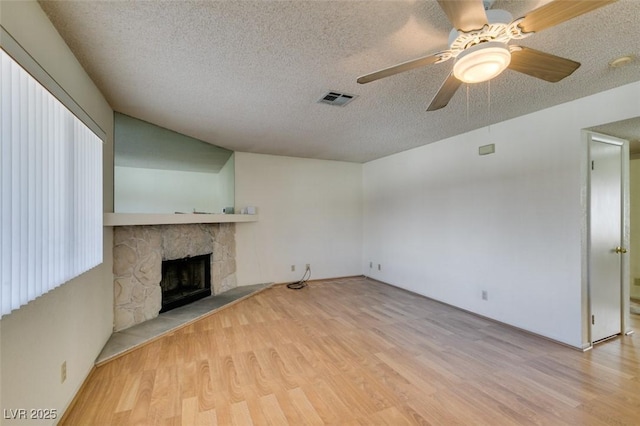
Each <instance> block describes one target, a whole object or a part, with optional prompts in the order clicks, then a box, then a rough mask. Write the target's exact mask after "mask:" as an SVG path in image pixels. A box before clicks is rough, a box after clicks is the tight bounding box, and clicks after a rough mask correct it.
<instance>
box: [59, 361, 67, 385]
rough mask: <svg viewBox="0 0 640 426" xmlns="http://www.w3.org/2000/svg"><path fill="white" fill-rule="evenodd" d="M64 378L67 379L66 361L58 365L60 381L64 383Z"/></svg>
mask: <svg viewBox="0 0 640 426" xmlns="http://www.w3.org/2000/svg"><path fill="white" fill-rule="evenodd" d="M65 380H67V361H65V362H63V363H62V365H61V366H60V383H64V381H65Z"/></svg>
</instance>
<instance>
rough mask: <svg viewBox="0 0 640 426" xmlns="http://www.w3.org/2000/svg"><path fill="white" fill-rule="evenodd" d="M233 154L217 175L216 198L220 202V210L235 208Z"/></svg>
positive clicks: (234, 162)
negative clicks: (217, 189) (217, 190)
mask: <svg viewBox="0 0 640 426" xmlns="http://www.w3.org/2000/svg"><path fill="white" fill-rule="evenodd" d="M235 158H236V157H235V154H231V157H229V159H228V160H227V162H226V163H225V165H224V166H222V169H220V173H218V188H219V192H218V197H219V199H220V200H221V204H222V205H221V209H223V208H225V207H233V206H235V194H236V192H235V190H236V185H235V178H236V160H235Z"/></svg>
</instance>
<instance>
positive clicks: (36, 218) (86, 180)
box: [0, 49, 102, 316]
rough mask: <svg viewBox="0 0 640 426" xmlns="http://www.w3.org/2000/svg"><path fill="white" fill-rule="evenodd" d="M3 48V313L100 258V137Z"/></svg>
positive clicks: (0, 274)
mask: <svg viewBox="0 0 640 426" xmlns="http://www.w3.org/2000/svg"><path fill="white" fill-rule="evenodd" d="M0 55H1V67H0V190H1V192H0V280H1V281H0V284H1V288H0V316H1V315H6V314H8V313H9V312H11V311H12V310H14V309H18V308H19V307H20V306H22V305H24V304H26V303H28V302H29V301H31V300H33V299H35V298H36V297H38V296H40V295H42V294H44V293H46V292H48V291H49V290H51V289H53V288H55V287H57V286H59V285H60V284H63V283H64V282H66V281H69V280H70V279H72V278H74V277H76V276H78V275H80V274H81V273H83V272H85V271H87V270H89V269H91V268H93V267H94V266H96V265H98V264H100V263H102V141H101V140H100V138H98V136H96V135H95V134H94V133H93V132H92V131H91V130H90V129H89V128H88V127H87V126H85V125H84V123H82V121H80V120H79V119H78V118H77V117H76V116H74V115H73V114H72V113H71V111H69V110H68V109H67V108H66V107H65V106H64V105H63V104H62V103H61V102H60V101H58V100H57V99H56V98H55V97H54V96H53V95H51V93H49V92H48V91H47V90H46V89H45V88H44V87H43V86H42V85H41V84H40V83H38V82H37V81H36V80H35V79H34V78H33V77H32V76H31V75H29V74H28V73H27V72H26V71H25V70H24V69H23V68H22V67H20V65H18V63H17V62H15V61H14V60H13V59H12V58H11V57H10V56H9V55H8V54H7V53H5V52H4V51H3V50H1V49H0Z"/></svg>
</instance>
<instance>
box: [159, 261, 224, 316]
mask: <svg viewBox="0 0 640 426" xmlns="http://www.w3.org/2000/svg"><path fill="white" fill-rule="evenodd" d="M160 288H161V289H162V309H160V313H162V312H166V311H170V310H171V309H174V308H177V307H179V306H183V305H186V304H188V303H191V302H195V301H196V300H198V299H202V298H203V297H207V296H210V295H211V253H209V254H204V255H201V256H193V257H185V258H182V259H175V260H164V261H162V279H161V281H160Z"/></svg>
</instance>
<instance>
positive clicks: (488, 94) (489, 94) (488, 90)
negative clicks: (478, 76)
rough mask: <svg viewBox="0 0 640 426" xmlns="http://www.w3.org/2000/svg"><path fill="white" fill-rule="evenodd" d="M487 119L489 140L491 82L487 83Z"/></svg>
mask: <svg viewBox="0 0 640 426" xmlns="http://www.w3.org/2000/svg"><path fill="white" fill-rule="evenodd" d="M487 119H488V120H487V121H488V122H489V138H491V80H489V81H488V82H487Z"/></svg>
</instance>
